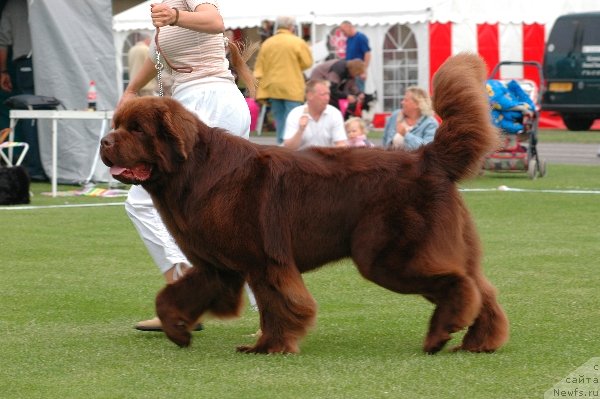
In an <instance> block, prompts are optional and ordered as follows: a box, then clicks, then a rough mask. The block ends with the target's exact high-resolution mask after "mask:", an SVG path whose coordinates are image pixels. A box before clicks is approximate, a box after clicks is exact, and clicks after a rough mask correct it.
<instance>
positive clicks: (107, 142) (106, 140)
mask: <svg viewBox="0 0 600 399" xmlns="http://www.w3.org/2000/svg"><path fill="white" fill-rule="evenodd" d="M114 143H115V140H114V139H113V137H112V135H110V134H109V135H108V136H105V137H103V138H102V140H100V145H101V146H102V147H104V148H106V147H112V145H113V144H114Z"/></svg>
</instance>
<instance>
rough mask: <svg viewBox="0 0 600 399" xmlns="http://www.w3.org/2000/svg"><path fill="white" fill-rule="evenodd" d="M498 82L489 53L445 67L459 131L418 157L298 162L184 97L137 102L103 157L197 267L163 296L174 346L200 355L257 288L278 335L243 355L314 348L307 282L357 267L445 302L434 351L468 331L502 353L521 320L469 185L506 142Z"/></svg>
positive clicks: (451, 114)
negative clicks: (502, 296) (508, 308)
mask: <svg viewBox="0 0 600 399" xmlns="http://www.w3.org/2000/svg"><path fill="white" fill-rule="evenodd" d="M484 79H485V67H484V64H483V62H482V61H481V60H480V59H479V58H478V57H477V56H475V55H468V54H461V55H458V56H455V57H452V58H450V59H449V60H448V61H447V62H446V63H445V64H444V65H443V66H442V67H441V68H440V70H439V71H438V73H437V74H436V75H435V78H434V82H433V85H434V96H433V97H434V108H435V110H436V112H437V113H438V114H439V116H440V117H441V118H442V120H443V122H442V123H441V126H440V127H439V129H438V131H437V134H436V138H435V141H434V142H433V143H431V144H429V145H426V146H424V147H422V148H420V149H419V150H417V151H415V152H406V151H385V150H383V149H377V148H352V149H351V148H345V149H344V148H342V149H340V148H314V149H309V150H305V151H298V152H293V151H290V150H287V149H285V148H280V147H274V146H259V145H255V144H252V143H250V142H248V141H246V140H243V139H240V138H238V137H234V136H232V135H229V134H226V133H225V132H223V131H222V130H220V129H216V128H209V127H208V126H206V125H205V124H204V123H202V122H201V121H199V120H198V119H197V118H196V117H195V116H194V115H193V114H191V113H190V112H188V111H186V110H185V109H184V107H183V106H181V105H180V104H179V103H178V102H176V101H174V100H171V99H167V98H149V97H145V98H140V99H136V100H132V101H130V102H128V103H126V104H125V105H124V106H123V107H122V108H121V109H119V110H118V112H117V113H116V115H115V118H114V122H115V125H116V129H115V130H114V131H113V132H111V133H110V134H109V135H107V137H105V138H104V139H103V141H102V148H101V155H102V160H103V161H104V163H105V164H106V165H108V166H112V167H113V168H112V171H113V173H114V174H115V177H116V178H117V179H119V180H121V181H123V182H125V183H134V184H141V185H142V186H143V187H144V188H146V190H148V192H149V193H150V194H151V196H152V198H153V201H154V204H155V206H156V207H157V209H158V210H159V212H160V214H161V215H162V218H163V220H164V221H165V223H166V225H167V227H168V229H169V230H170V231H171V233H172V234H173V236H174V238H175V239H176V241H177V243H178V244H179V246H180V247H181V249H182V250H183V252H184V253H185V254H186V256H187V257H188V258H189V259H190V261H191V262H192V263H193V264H194V268H193V269H192V271H191V272H190V273H188V274H187V275H186V276H185V277H184V278H182V279H180V280H179V281H177V282H175V283H174V284H170V285H167V286H166V287H165V288H164V289H163V290H162V291H161V292H160V293H159V294H158V296H157V299H156V309H157V314H158V316H159V317H160V319H161V321H162V323H163V328H164V331H165V332H166V334H167V335H168V337H169V338H170V339H171V340H172V341H173V342H175V343H176V344H178V345H180V346H187V345H189V344H190V340H191V335H190V330H191V328H192V326H193V325H194V322H195V321H196V320H197V319H198V317H199V316H201V315H202V314H204V313H206V312H211V313H213V314H216V315H217V316H223V317H226V316H235V315H238V314H239V312H240V308H241V304H242V292H243V285H244V281H248V283H249V284H250V286H251V287H252V290H253V291H254V293H255V295H256V299H257V302H258V306H259V309H260V328H261V329H262V335H261V336H260V338H259V339H258V341H257V342H256V344H255V345H253V346H242V347H239V348H238V350H239V351H243V352H252V353H272V352H283V353H290V352H291V353H294V352H298V351H299V347H298V345H299V340H300V339H301V338H302V337H303V336H304V335H305V334H306V333H307V330H308V328H309V327H311V326H312V324H313V323H314V320H315V315H316V308H317V306H316V303H315V301H314V299H313V298H312V296H311V295H310V293H309V292H308V290H307V289H306V287H305V285H304V282H303V280H302V276H301V273H303V272H306V271H308V270H313V269H315V268H318V267H320V266H322V265H324V264H326V263H327V262H330V261H333V260H336V259H340V258H344V257H351V258H352V259H353V260H354V263H355V264H356V267H357V268H358V270H359V271H360V273H361V275H362V276H363V277H364V278H366V279H368V280H371V281H373V282H374V283H376V284H379V285H381V286H382V287H385V288H387V289H389V290H392V291H395V292H399V293H405V294H420V295H422V296H424V297H425V298H427V299H428V300H429V301H431V302H433V303H434V304H435V310H434V313H433V316H432V317H431V321H430V325H429V331H428V333H427V336H426V338H425V343H424V350H425V351H426V352H428V353H435V352H437V351H439V350H440V349H442V347H443V346H444V345H445V344H446V342H447V341H448V340H449V339H450V337H451V334H452V333H454V332H456V331H459V330H461V329H464V328H468V331H467V333H466V334H465V336H464V339H463V342H462V345H461V346H460V348H461V349H464V350H468V351H473V352H482V351H485V352H487V351H494V350H496V349H497V348H499V347H500V346H501V345H502V344H503V343H504V342H505V341H506V340H507V339H508V321H507V318H506V316H505V315H504V312H503V311H502V309H501V307H500V306H499V305H498V303H497V301H496V296H495V290H494V288H493V287H492V286H491V285H490V283H489V282H488V281H487V280H486V278H485V277H484V275H483V273H482V270H481V267H480V263H481V249H480V243H479V238H478V235H477V233H476V230H475V226H474V223H473V221H472V219H471V217H470V215H469V212H468V210H467V208H466V206H465V204H464V202H463V200H462V198H461V195H460V194H459V192H458V189H457V186H456V183H457V182H458V181H460V180H462V179H464V178H466V177H468V176H469V175H472V174H475V173H477V172H478V171H479V169H480V165H481V160H482V157H483V156H484V155H485V154H486V153H488V152H490V151H492V150H494V148H495V146H496V144H497V132H496V130H495V129H494V128H493V127H492V125H491V124H490V115H489V109H488V105H487V97H486V93H485V90H484ZM117 167H119V168H117ZM399 316H400V315H399Z"/></svg>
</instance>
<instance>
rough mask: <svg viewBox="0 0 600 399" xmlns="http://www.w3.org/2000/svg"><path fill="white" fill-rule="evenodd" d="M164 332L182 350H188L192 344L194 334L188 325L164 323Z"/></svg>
mask: <svg viewBox="0 0 600 399" xmlns="http://www.w3.org/2000/svg"><path fill="white" fill-rule="evenodd" d="M163 330H164V332H165V334H167V337H168V338H169V339H170V340H171V341H172V342H173V343H175V344H176V345H177V346H179V347H180V348H187V347H188V346H190V344H191V343H192V334H191V333H190V331H189V328H188V326H187V324H186V323H184V322H182V321H180V322H178V323H175V324H172V325H168V324H166V323H164V324H163Z"/></svg>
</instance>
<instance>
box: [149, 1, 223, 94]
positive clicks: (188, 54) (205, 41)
mask: <svg viewBox="0 0 600 399" xmlns="http://www.w3.org/2000/svg"><path fill="white" fill-rule="evenodd" d="M163 3H165V4H168V5H169V6H170V7H172V8H177V9H179V10H180V11H189V12H193V11H194V10H195V9H196V7H197V6H199V5H200V4H212V5H214V6H215V7H217V9H218V8H219V4H218V1H217V0H164V1H163ZM224 40H225V39H224V37H223V34H222V33H218V34H211V33H203V32H196V31H193V30H190V29H186V28H181V27H179V26H165V27H162V28H160V33H159V35H158V44H159V46H160V49H161V63H162V64H163V65H164V67H165V69H166V70H167V71H168V72H169V73H170V74H172V76H173V86H172V90H173V91H174V90H175V89H176V88H177V86H179V85H181V84H182V83H187V82H191V81H197V80H198V79H203V81H218V80H221V79H229V80H231V81H232V82H233V81H234V78H233V75H232V74H231V71H230V70H229V62H228V61H227V58H226V57H225V41H224ZM163 55H164V56H166V57H167V59H168V60H169V62H170V63H171V65H173V67H175V68H179V67H192V68H193V69H194V70H193V71H192V72H191V73H186V72H177V71H174V70H171V68H169V66H168V65H167V63H166V62H165V60H164V58H163ZM150 58H151V59H152V60H153V61H156V44H155V42H154V40H153V41H152V44H151V46H150Z"/></svg>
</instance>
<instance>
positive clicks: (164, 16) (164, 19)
mask: <svg viewBox="0 0 600 399" xmlns="http://www.w3.org/2000/svg"><path fill="white" fill-rule="evenodd" d="M175 16H176V14H175V10H173V9H172V8H171V7H169V5H168V4H164V3H154V4H150V17H151V18H152V25H154V26H156V27H157V28H162V27H163V26H169V25H170V24H172V23H173V22H175Z"/></svg>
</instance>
